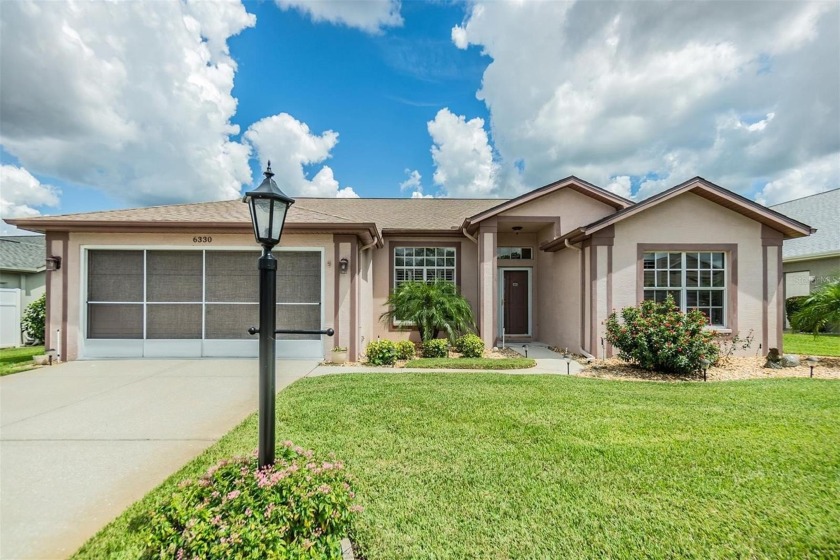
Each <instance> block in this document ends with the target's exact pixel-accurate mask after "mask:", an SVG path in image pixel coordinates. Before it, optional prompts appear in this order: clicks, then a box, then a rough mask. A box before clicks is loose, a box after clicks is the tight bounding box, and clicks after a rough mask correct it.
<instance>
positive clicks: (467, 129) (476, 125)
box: [427, 108, 499, 197]
mask: <svg viewBox="0 0 840 560" xmlns="http://www.w3.org/2000/svg"><path fill="white" fill-rule="evenodd" d="M427 126H428V129H429V134H430V135H431V137H432V142H434V145H433V146H432V159H433V160H434V164H435V173H434V181H435V183H436V184H438V185H440V186H441V187H442V188H443V190H444V191H445V192H446V194H448V195H449V196H453V197H494V196H496V195H497V194H498V191H499V185H498V165H497V164H496V162H494V161H493V150H492V149H491V147H490V142H489V140H488V137H487V131H486V130H484V119H481V118H478V117H476V118H474V119H471V120H469V121H468V120H466V118H464V117H463V116H459V115H455V114H453V113H452V112H451V111H450V110H449V109H447V108H444V109H441V110H440V111H438V114H437V115H435V118H434V120H431V121H429V122H428V123H427Z"/></svg>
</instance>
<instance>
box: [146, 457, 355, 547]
mask: <svg viewBox="0 0 840 560" xmlns="http://www.w3.org/2000/svg"><path fill="white" fill-rule="evenodd" d="M353 498H354V494H353V491H352V489H351V486H350V481H349V478H348V476H347V474H346V472H345V470H344V465H343V464H342V463H341V462H336V461H329V462H325V461H317V460H316V459H315V458H314V457H313V453H312V451H304V450H303V449H302V448H300V447H297V446H294V445H293V444H292V442H289V441H287V442H285V443H284V444H283V445H282V446H281V447H280V448H279V449H278V453H277V461H276V462H275V464H274V465H271V466H269V467H265V468H263V469H259V468H258V464H257V459H256V456H252V457H238V458H235V459H232V460H225V461H222V462H220V463H218V464H217V465H215V466H213V467H211V468H210V469H209V470H208V471H207V472H206V473H205V474H204V475H203V476H201V477H200V478H199V479H197V480H185V481H183V482H181V484H180V485H179V486H178V489H177V490H176V491H175V492H174V493H173V494H172V495H171V497H170V498H169V499H168V500H167V501H166V502H165V503H163V504H161V505H159V506H158V507H157V508H156V509H155V510H154V511H152V512H150V514H149V521H150V522H149V527H148V529H147V531H148V533H147V534H146V539H145V543H146V547H147V550H146V556H147V557H153V558H167V559H169V558H184V559H187V558H231V559H245V558H249V559H250V558H275V559H281V558H282V559H303V558H336V559H338V558H341V545H340V541H341V539H342V537H344V536H345V535H346V534H347V531H348V529H349V526H350V522H351V519H352V515H353V513H354V512H356V511H360V510H361V507H360V506H356V505H352V502H353Z"/></svg>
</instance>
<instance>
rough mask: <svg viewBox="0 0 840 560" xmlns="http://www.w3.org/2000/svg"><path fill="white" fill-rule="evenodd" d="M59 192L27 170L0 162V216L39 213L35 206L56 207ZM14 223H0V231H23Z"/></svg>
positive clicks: (7, 233) (8, 233)
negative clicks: (0, 163) (11, 224)
mask: <svg viewBox="0 0 840 560" xmlns="http://www.w3.org/2000/svg"><path fill="white" fill-rule="evenodd" d="M60 194H61V192H60V191H59V190H58V189H57V188H55V187H53V186H51V185H47V184H44V183H41V182H40V181H39V180H38V179H36V178H35V177H33V176H32V174H31V173H29V171H27V170H26V169H24V168H22V167H17V166H15V165H0V219H6V218H28V217H32V216H40V215H41V211H40V210H38V207H44V206H48V207H55V206H58V202H59V195H60ZM25 233H26V232H22V231H20V230H19V229H18V228H16V227H14V226H10V225H8V224H6V223H0V234H2V235H18V234H25Z"/></svg>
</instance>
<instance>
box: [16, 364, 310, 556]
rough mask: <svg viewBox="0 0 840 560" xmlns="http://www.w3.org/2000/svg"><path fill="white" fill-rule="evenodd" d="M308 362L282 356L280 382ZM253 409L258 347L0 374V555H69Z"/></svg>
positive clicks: (305, 370) (300, 371) (302, 369)
mask: <svg viewBox="0 0 840 560" xmlns="http://www.w3.org/2000/svg"><path fill="white" fill-rule="evenodd" d="M316 365H317V362H315V361H282V362H278V367H277V389H278V390H280V389H282V388H283V387H285V386H287V385H289V384H290V383H291V382H293V381H295V380H296V379H299V378H300V377H303V376H305V375H306V374H307V373H309V372H310V371H311V370H312V369H313V368H314V367H315V366H316ZM256 409H257V360H255V359H249V360H207V359H205V360H148V359H147V360H118V361H117V360H108V361H105V360H102V361H78V362H71V363H67V364H61V365H57V366H52V367H46V368H41V369H37V370H32V371H28V372H23V373H18V374H15V375H10V376H6V377H2V378H0V558H2V559H3V560H11V559H36V558H38V559H47V558H49V559H53V558H55V559H58V558H62V559H63V558H67V557H68V556H69V555H70V554H72V553H73V552H75V551H76V549H77V548H78V547H79V546H81V545H82V544H83V543H84V542H85V541H86V540H87V539H88V538H89V537H90V536H92V535H93V534H94V533H96V532H97V531H98V530H99V529H101V528H102V527H103V526H105V525H106V524H107V523H108V522H109V521H111V520H112V519H114V518H115V517H116V516H118V515H119V514H120V513H122V511H123V510H125V508H127V507H128V506H129V505H131V504H132V503H134V502H135V501H137V500H138V499H140V498H142V497H143V496H144V495H145V494H146V493H147V492H148V491H149V490H151V489H152V488H154V487H155V486H157V485H158V484H160V483H161V482H162V481H163V480H164V479H166V478H167V477H168V476H169V475H171V474H172V473H174V472H175V471H176V470H177V469H178V468H180V467H181V466H183V465H184V464H186V463H187V462H188V461H189V460H190V459H192V458H193V457H195V456H196V455H198V454H199V453H200V452H201V451H203V450H204V449H205V448H207V447H209V446H210V445H211V444H213V443H214V442H216V441H218V440H219V438H221V437H222V436H223V435H225V434H226V433H227V432H228V431H230V430H231V429H232V428H233V427H234V426H236V425H237V424H238V423H239V422H241V421H242V420H243V419H244V418H245V417H246V416H248V414H250V413H251V412H254V411H255V410H256ZM254 446H255V447H256V441H255V442H254Z"/></svg>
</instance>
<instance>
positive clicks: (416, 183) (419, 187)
mask: <svg viewBox="0 0 840 560" xmlns="http://www.w3.org/2000/svg"><path fill="white" fill-rule="evenodd" d="M405 173H406V175H408V179H406V180H405V181H403V182H402V183H400V190H401V191H411V198H434V197H435V196H434V195H432V194H423V176H422V175H420V172H419V171H417V170H416V169H415V170H413V171H412V170H410V169H406V170H405Z"/></svg>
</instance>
